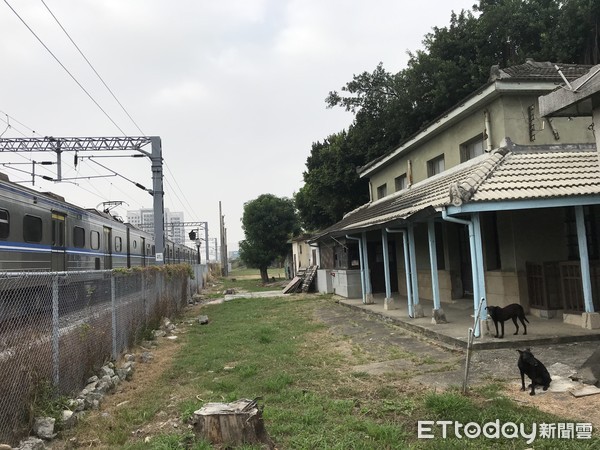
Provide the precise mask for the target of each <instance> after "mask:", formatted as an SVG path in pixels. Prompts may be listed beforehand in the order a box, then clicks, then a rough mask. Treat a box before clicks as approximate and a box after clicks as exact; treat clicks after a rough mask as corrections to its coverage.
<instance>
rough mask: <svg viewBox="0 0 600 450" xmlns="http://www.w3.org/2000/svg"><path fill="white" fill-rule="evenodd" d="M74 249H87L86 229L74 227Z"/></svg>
mask: <svg viewBox="0 0 600 450" xmlns="http://www.w3.org/2000/svg"><path fill="white" fill-rule="evenodd" d="M79 230H81V231H79ZM73 247H76V248H85V228H83V227H79V226H77V225H75V226H74V227H73Z"/></svg>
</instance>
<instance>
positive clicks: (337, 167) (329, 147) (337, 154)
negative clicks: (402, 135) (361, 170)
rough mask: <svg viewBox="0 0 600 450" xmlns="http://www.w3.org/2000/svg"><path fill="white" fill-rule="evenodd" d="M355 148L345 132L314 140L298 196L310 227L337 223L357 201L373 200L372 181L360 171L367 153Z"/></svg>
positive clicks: (303, 215)
mask: <svg viewBox="0 0 600 450" xmlns="http://www.w3.org/2000/svg"><path fill="white" fill-rule="evenodd" d="M354 148H356V147H354ZM351 150H352V149H351V148H350V147H349V145H348V141H347V137H346V133H345V132H341V133H338V134H335V135H331V136H329V137H328V138H327V139H325V140H324V141H323V142H322V143H321V142H317V143H314V144H313V146H312V151H311V155H310V156H309V157H308V159H307V161H306V167H307V169H308V170H307V171H306V172H304V182H305V184H304V186H302V188H300V190H299V191H298V192H297V193H296V195H295V197H294V200H295V202H296V207H297V208H298V213H299V215H300V220H301V222H302V225H303V227H304V228H305V229H306V230H310V231H313V230H319V229H322V228H324V227H326V226H328V225H330V224H332V223H335V222H337V221H338V220H340V219H341V218H342V216H343V215H344V213H345V212H347V211H348V210H349V208H352V207H353V205H355V204H357V203H358V204H362V203H364V202H366V201H367V200H369V192H368V184H367V182H366V180H364V179H363V180H361V179H359V178H358V173H357V172H356V167H357V166H359V165H362V164H364V163H365V162H366V155H365V154H362V153H352V151H351Z"/></svg>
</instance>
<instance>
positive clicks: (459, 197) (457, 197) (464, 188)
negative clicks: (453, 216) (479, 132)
mask: <svg viewBox="0 0 600 450" xmlns="http://www.w3.org/2000/svg"><path fill="white" fill-rule="evenodd" d="M509 152H510V151H509V149H508V147H500V148H497V149H496V150H493V151H492V152H491V153H490V157H489V158H487V159H486V160H485V161H483V162H482V163H481V164H480V165H479V166H478V167H477V168H476V169H475V170H474V171H473V172H472V173H471V174H470V175H469V176H468V177H467V178H465V179H464V180H463V181H462V182H460V181H456V182H454V183H452V184H451V185H450V202H451V203H452V204H453V205H454V206H460V205H462V204H463V203H466V202H468V201H469V200H470V199H471V198H472V197H473V195H474V194H475V192H476V191H477V189H478V188H479V186H481V185H482V184H483V182H484V181H485V180H487V179H488V178H489V177H490V176H491V175H492V174H493V173H494V171H495V170H496V168H497V167H498V166H499V165H500V164H501V163H502V161H503V160H504V158H505V156H506V155H508V153H509Z"/></svg>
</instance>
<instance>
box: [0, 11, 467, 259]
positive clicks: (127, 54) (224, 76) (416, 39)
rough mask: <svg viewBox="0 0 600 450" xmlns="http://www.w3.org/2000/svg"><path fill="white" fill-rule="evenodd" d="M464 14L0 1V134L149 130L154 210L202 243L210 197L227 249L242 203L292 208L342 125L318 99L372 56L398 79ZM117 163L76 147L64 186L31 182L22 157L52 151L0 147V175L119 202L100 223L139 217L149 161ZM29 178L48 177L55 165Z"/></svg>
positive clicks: (336, 112)
mask: <svg viewBox="0 0 600 450" xmlns="http://www.w3.org/2000/svg"><path fill="white" fill-rule="evenodd" d="M473 4H474V0H421V1H419V2H415V1H408V0H370V1H367V0H212V1H208V0H69V1H67V0H19V1H16V0H4V2H0V30H2V31H1V32H0V33H2V39H0V67H1V70H0V134H1V135H2V136H1V137H2V138H8V137H10V138H20V137H32V136H35V137H43V136H54V137H73V136H74V137H105V136H123V135H127V136H142V135H145V136H160V138H161V141H162V152H163V158H164V169H163V170H164V175H165V178H164V189H165V207H166V208H168V209H170V210H171V211H183V212H184V215H185V221H186V222H208V228H209V238H210V239H209V240H210V242H211V243H212V242H214V238H218V237H219V202H221V205H222V213H223V215H224V216H225V226H226V228H227V242H228V248H229V250H236V249H237V248H238V242H239V241H240V240H243V239H244V233H243V230H242V226H241V218H242V215H243V208H244V203H246V202H248V201H251V200H253V199H255V198H257V197H258V196H260V195H261V194H267V193H269V194H273V195H276V196H278V197H288V198H291V197H292V196H293V195H294V193H295V192H297V191H298V190H299V189H300V188H301V187H302V184H303V178H302V174H303V172H304V171H305V169H306V166H305V164H306V159H307V157H308V156H309V155H310V150H311V146H312V144H313V143H314V142H317V141H323V140H324V139H325V138H327V137H328V136H329V135H331V134H333V133H337V132H340V131H342V130H343V129H347V128H348V126H349V125H350V124H351V123H352V120H353V115H352V114H351V113H349V112H346V111H344V110H343V109H342V108H339V107H338V108H333V109H331V108H327V107H326V104H325V98H326V96H327V94H328V93H329V92H330V91H334V90H337V91H339V90H340V89H341V88H342V87H343V86H344V85H345V84H346V83H348V82H349V81H351V80H352V78H353V76H354V75H355V74H356V75H358V74H360V73H363V72H365V71H367V72H372V71H373V70H374V69H375V68H376V66H377V64H378V63H379V62H382V63H383V66H384V68H385V69H386V70H387V71H389V72H397V71H399V70H401V69H403V68H404V67H406V63H407V61H408V55H407V51H415V50H418V49H420V48H422V40H423V37H424V36H425V34H426V33H428V32H430V31H431V30H432V28H433V27H435V26H437V27H443V26H446V25H448V23H449V20H450V15H451V12H452V11H455V12H459V11H461V10H462V9H471V7H472V5H473ZM9 5H10V6H12V8H13V9H14V11H16V13H17V14H18V15H19V16H20V17H21V19H22V20H21V19H19V17H17V15H16V14H15V12H13V10H11V8H10V7H9ZM61 26H62V28H61ZM63 29H64V30H65V31H66V33H68V36H67V34H66V33H65V31H63ZM33 33H35V36H34V34H33ZM36 36H37V37H36ZM69 36H70V38H71V39H72V41H73V42H74V43H75V44H76V46H77V47H76V46H75V45H74V44H73V42H71V40H70V39H69ZM40 41H41V42H40ZM42 43H43V44H42ZM44 46H45V47H47V48H45V47H44ZM77 48H79V49H80V50H81V52H82V53H83V55H85V58H87V60H88V61H89V62H90V63H91V66H92V67H93V69H92V68H91V67H90V65H88V63H87V62H86V60H85V59H84V58H83V57H82V55H81V53H80V52H79V51H78V50H77ZM50 52H51V53H50ZM65 69H66V70H65ZM67 71H68V73H67ZM94 71H95V72H97V73H98V74H99V75H100V77H101V78H102V80H103V81H104V83H103V82H102V81H101V80H100V79H99V77H98V76H97V75H96V74H95V73H94ZM104 84H106V86H108V88H109V89H110V91H109V90H108V89H107V88H106V87H105V86H104ZM111 92H112V94H111ZM115 98H116V99H117V100H118V102H117V101H116V100H115ZM119 103H120V104H121V105H122V107H121V106H120V105H119ZM117 154H118V153H117V152H110V153H109V154H98V156H105V158H102V159H99V158H95V156H96V155H95V154H93V153H91V152H86V153H85V154H83V153H80V154H79V157H78V164H77V166H75V165H74V159H73V156H74V155H73V154H72V153H67V154H64V155H63V158H62V164H63V167H62V176H63V178H70V180H66V181H65V182H62V183H54V182H51V181H44V180H42V179H41V178H39V177H37V178H36V180H35V185H32V183H31V179H32V177H31V175H30V172H31V167H32V164H31V162H30V161H31V160H35V161H54V160H55V159H56V157H55V155H54V153H53V152H52V153H49V152H46V153H43V154H42V153H22V152H20V153H12V152H11V153H8V152H4V153H3V154H2V155H0V164H2V165H0V172H4V173H5V174H7V175H8V176H9V177H10V179H11V181H18V182H20V183H22V184H23V185H25V186H28V187H31V188H33V189H36V190H39V191H52V192H54V193H57V194H59V195H62V196H64V197H65V199H66V200H67V201H69V202H71V203H75V204H77V205H80V206H82V207H86V208H94V207H98V206H99V205H101V203H102V202H105V201H115V202H116V201H122V202H124V203H123V204H122V205H121V206H119V207H116V208H115V209H114V210H113V213H116V214H119V215H121V216H122V217H124V218H125V217H126V214H127V210H134V209H140V208H151V207H152V197H151V195H150V194H149V193H148V192H145V191H143V190H141V189H139V188H137V187H136V186H135V185H134V183H139V184H142V185H143V186H146V187H148V188H151V187H152V177H151V169H150V163H149V161H148V160H147V159H146V158H136V159H133V158H129V157H122V156H125V155H129V154H130V153H125V154H123V153H121V154H120V155H121V157H116V156H117ZM89 156H94V158H92V159H89V158H88V157H89ZM7 163H10V164H7ZM15 163H19V164H15ZM99 164H101V165H102V166H105V167H108V169H104V168H102V167H101V166H99ZM115 172H116V173H117V174H118V175H114V173H115ZM36 173H37V174H40V175H42V174H43V175H47V176H50V177H53V178H54V177H55V174H56V168H55V166H37V168H36ZM104 175H111V176H107V177H104ZM92 177H93V178H92ZM76 178H79V179H76ZM211 251H212V250H211Z"/></svg>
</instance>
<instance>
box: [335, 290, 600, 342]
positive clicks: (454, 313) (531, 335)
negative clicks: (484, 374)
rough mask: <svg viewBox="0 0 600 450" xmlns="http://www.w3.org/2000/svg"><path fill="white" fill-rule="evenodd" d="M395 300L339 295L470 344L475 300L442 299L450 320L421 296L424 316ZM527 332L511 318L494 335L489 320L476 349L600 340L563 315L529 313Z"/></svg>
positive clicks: (430, 333)
mask: <svg viewBox="0 0 600 450" xmlns="http://www.w3.org/2000/svg"><path fill="white" fill-rule="evenodd" d="M392 297H393V298H394V304H395V306H396V307H397V309H392V310H386V309H384V295H382V294H375V295H374V302H375V303H373V304H371V305H365V304H363V303H362V300H361V299H345V298H341V297H340V298H339V303H340V305H343V306H346V307H348V308H354V309H357V310H360V311H363V312H365V313H368V314H372V315H374V316H376V317H377V318H378V319H381V320H385V321H388V322H391V323H393V324H395V325H398V326H400V327H402V328H405V329H407V330H409V331H412V332H414V333H418V334H422V335H423V336H425V337H427V338H430V339H435V340H437V341H439V342H441V343H444V344H446V345H450V346H453V347H458V348H466V347H467V335H468V330H469V328H470V327H472V326H473V317H472V316H473V300H456V301H454V302H452V303H442V309H443V310H444V312H445V314H446V319H447V321H448V323H445V324H434V323H432V320H431V318H432V311H433V302H432V301H429V300H421V301H420V303H421V305H422V307H423V312H424V313H425V317H422V318H419V319H411V318H410V317H408V306H407V299H406V297H402V296H399V295H398V294H395V295H393V296H392ZM527 320H529V323H528V324H527V335H523V334H522V333H523V327H522V326H521V324H520V323H519V335H517V336H515V335H513V333H514V332H515V326H514V324H513V322H512V320H509V321H507V322H505V323H504V338H503V339H497V338H495V337H493V336H494V335H495V334H496V330H495V328H494V322H492V320H491V319H489V320H488V322H487V328H488V329H487V330H486V329H485V327H484V330H482V331H483V333H482V336H481V337H479V338H475V340H474V342H473V348H474V349H480V350H484V349H499V348H526V347H533V346H539V345H547V344H566V343H572V342H585V341H600V330H588V329H585V328H582V327H578V326H576V325H569V324H566V323H563V321H562V319H541V318H539V317H535V316H533V315H527Z"/></svg>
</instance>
